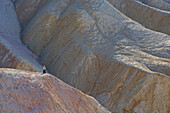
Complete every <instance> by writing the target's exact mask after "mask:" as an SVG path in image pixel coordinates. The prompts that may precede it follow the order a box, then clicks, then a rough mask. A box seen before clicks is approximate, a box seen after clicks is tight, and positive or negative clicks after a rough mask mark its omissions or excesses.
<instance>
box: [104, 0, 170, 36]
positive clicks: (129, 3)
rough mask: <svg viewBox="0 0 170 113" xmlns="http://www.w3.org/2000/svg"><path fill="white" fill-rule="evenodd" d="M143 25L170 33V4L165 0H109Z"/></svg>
mask: <svg viewBox="0 0 170 113" xmlns="http://www.w3.org/2000/svg"><path fill="white" fill-rule="evenodd" d="M107 1H109V3H111V4H112V5H113V6H114V7H116V8H117V9H118V10H120V11H121V12H122V13H124V14H125V15H127V16H128V17H130V18H131V19H133V20H135V21H137V22H139V23H140V24H142V25H143V26H145V27H147V28H149V29H152V30H155V31H159V32H162V33H166V34H168V35H170V21H169V19H170V12H169V10H170V9H169V8H170V4H169V3H168V2H166V1H163V0H107Z"/></svg>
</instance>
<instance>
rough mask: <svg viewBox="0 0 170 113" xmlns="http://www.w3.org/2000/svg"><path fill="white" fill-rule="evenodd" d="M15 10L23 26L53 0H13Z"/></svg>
mask: <svg viewBox="0 0 170 113" xmlns="http://www.w3.org/2000/svg"><path fill="white" fill-rule="evenodd" d="M12 1H13V3H14V6H15V10H16V12H17V14H18V18H19V20H20V25H21V28H22V29H24V27H25V26H26V25H27V24H28V22H29V21H30V20H31V19H32V18H33V17H34V16H35V15H36V13H37V12H38V10H39V9H41V8H42V7H43V6H44V5H45V4H46V3H48V2H49V1H51V0H12Z"/></svg>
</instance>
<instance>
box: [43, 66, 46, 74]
mask: <svg viewBox="0 0 170 113" xmlns="http://www.w3.org/2000/svg"><path fill="white" fill-rule="evenodd" d="M44 73H46V67H45V65H44V66H43V74H44Z"/></svg>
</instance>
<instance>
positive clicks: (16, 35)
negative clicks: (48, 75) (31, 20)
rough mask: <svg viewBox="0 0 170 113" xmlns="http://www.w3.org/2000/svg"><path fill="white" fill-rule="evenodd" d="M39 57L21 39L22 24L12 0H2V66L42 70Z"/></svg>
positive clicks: (0, 5) (0, 47) (0, 26)
mask: <svg viewBox="0 0 170 113" xmlns="http://www.w3.org/2000/svg"><path fill="white" fill-rule="evenodd" d="M37 59H38V57H37V56H36V55H34V54H33V53H32V52H30V51H29V50H28V49H27V48H26V46H25V45H23V44H22V43H21V40H20V26H19V22H18V19H17V15H16V13H15V10H14V7H13V4H12V2H11V1H10V0H1V1H0V67H1V68H2V67H8V68H18V69H23V70H31V71H41V65H40V64H39V63H38V61H37Z"/></svg>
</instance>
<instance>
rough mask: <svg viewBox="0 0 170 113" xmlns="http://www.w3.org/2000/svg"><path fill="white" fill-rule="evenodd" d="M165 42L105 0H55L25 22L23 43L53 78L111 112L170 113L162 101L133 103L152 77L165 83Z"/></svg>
mask: <svg viewBox="0 0 170 113" xmlns="http://www.w3.org/2000/svg"><path fill="white" fill-rule="evenodd" d="M166 24H167V23H166ZM169 39H170V37H169V36H168V35H165V34H162V33H157V32H154V31H151V30H148V29H146V28H144V27H143V26H141V25H139V24H138V23H136V22H134V21H132V20H130V19H129V18H127V17H126V16H124V15H123V14H121V13H120V12H119V11H117V10H116V9H115V8H114V7H113V6H111V5H110V4H109V3H108V2H107V1H105V0H104V1H101V0H78V1H73V0H72V1H69V0H54V1H52V2H50V3H49V4H47V5H46V6H45V7H44V8H43V9H42V10H41V11H39V13H38V14H37V15H36V16H35V17H34V18H33V20H32V21H31V22H30V23H29V24H28V26H27V27H26V29H25V30H24V32H23V38H22V41H23V42H24V43H25V44H26V45H27V46H28V47H29V49H30V50H32V51H33V52H34V53H35V54H37V55H39V56H40V61H41V63H42V64H45V65H46V66H47V69H48V70H49V71H50V72H51V73H52V74H54V75H56V76H57V77H59V78H60V79H62V80H63V81H65V82H67V83H68V84H70V85H72V86H74V87H76V88H78V89H81V90H82V91H83V92H85V93H87V94H89V95H92V96H94V97H95V98H96V99H97V100H99V102H100V103H102V105H104V106H105V107H106V108H108V109H109V110H111V111H113V112H123V111H122V110H124V111H126V110H128V111H132V110H134V111H136V112H140V113H142V111H145V112H155V111H157V110H158V109H157V107H158V106H159V110H161V111H163V112H168V107H169V106H168V105H169V103H168V101H166V102H165V103H164V101H159V99H160V98H156V99H155V98H151V99H148V101H147V99H146V98H144V95H142V96H143V97H141V98H140V99H141V100H140V101H138V103H137V104H133V101H132V100H133V99H134V100H135V101H136V100H139V96H138V95H140V93H141V92H142V91H143V92H144V94H146V93H147V92H149V91H148V90H149V89H150V88H151V87H152V86H151V85H152V83H153V82H152V79H151V80H150V77H154V78H155V79H156V80H157V81H162V80H165V79H168V80H169V77H168V76H165V75H164V74H166V75H170V70H169V69H170V59H169V58H170V54H169V51H170V48H169V46H170V45H169V44H170V43H169V42H170V40H169ZM159 73H162V74H159ZM159 76H160V77H159ZM147 81H150V82H151V84H149V83H148V82H147ZM168 82H169V81H168ZM155 84H157V85H158V86H161V84H162V82H161V83H160V82H156V83H155ZM168 84H169V83H165V84H164V85H166V86H168ZM146 87H147V88H148V89H146V90H145V88H146ZM167 89H168V88H167ZM155 91H156V92H161V91H163V89H161V88H160V89H157V88H155ZM166 91H167V92H166ZM166 91H163V92H165V94H168V91H169V90H166ZM149 93H150V95H152V96H153V95H155V93H154V94H153V93H152V92H149ZM157 95H159V93H157ZM160 95H161V94H160ZM161 96H163V98H164V99H165V100H166V99H167V100H168V98H169V96H164V95H161ZM148 98H149V97H148ZM154 99H155V100H154ZM153 101H154V104H153V103H152V102H153ZM143 102H144V103H143ZM150 105H152V106H153V107H152V108H151V107H150Z"/></svg>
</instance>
